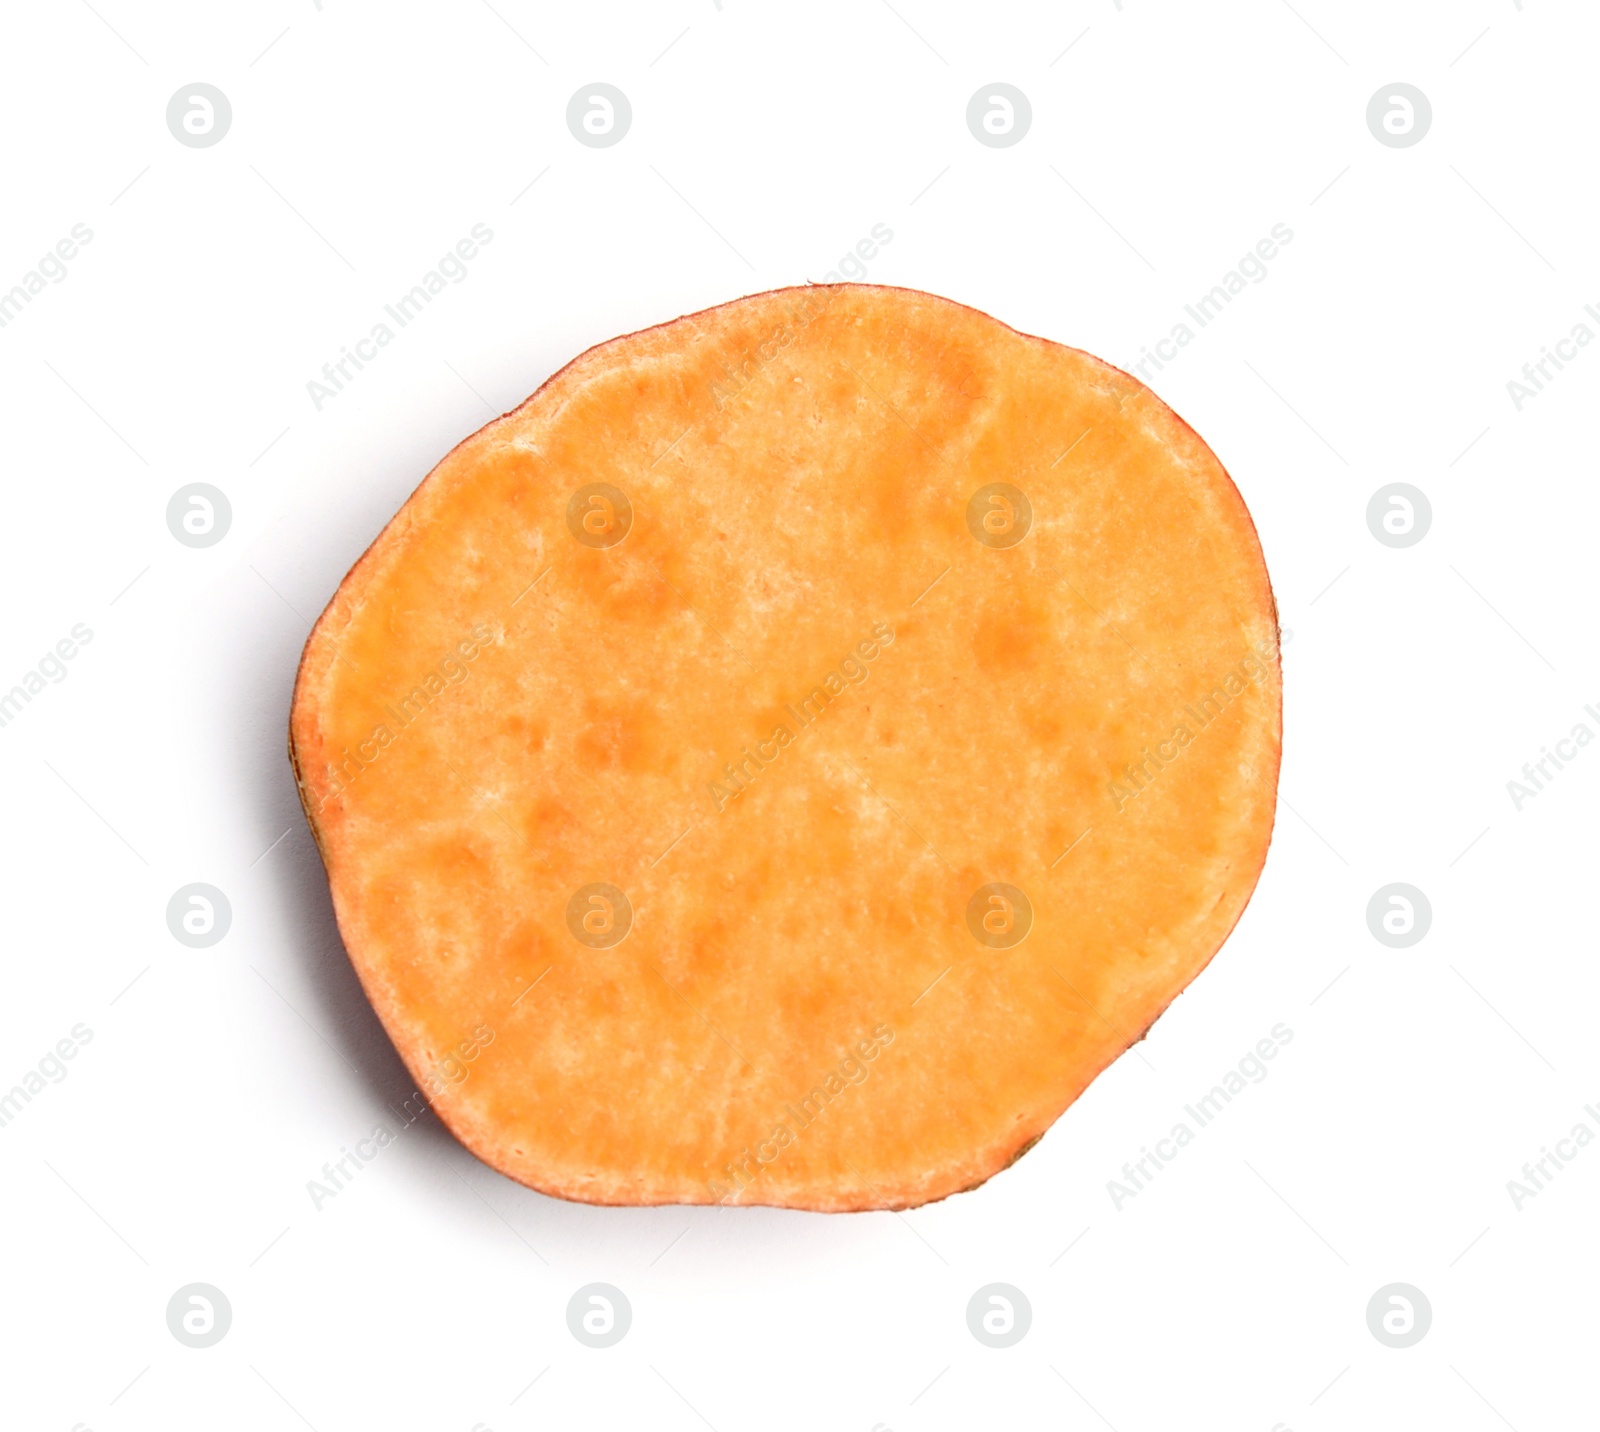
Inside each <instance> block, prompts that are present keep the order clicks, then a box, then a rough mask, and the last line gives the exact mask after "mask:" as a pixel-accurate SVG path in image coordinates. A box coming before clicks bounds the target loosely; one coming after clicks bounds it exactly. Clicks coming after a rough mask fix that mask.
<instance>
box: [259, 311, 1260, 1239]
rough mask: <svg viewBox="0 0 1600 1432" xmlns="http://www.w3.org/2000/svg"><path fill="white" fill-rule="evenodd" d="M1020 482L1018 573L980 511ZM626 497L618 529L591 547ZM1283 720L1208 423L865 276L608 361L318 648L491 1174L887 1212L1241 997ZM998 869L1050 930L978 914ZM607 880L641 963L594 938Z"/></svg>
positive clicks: (558, 1188) (597, 358)
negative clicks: (591, 913) (1002, 931)
mask: <svg viewBox="0 0 1600 1432" xmlns="http://www.w3.org/2000/svg"><path fill="white" fill-rule="evenodd" d="M991 483H1005V484H1009V485H1011V486H1012V487H1015V488H1016V489H1019V490H1020V491H1021V492H1022V493H1023V494H1025V496H1026V498H1027V501H1028V503H1029V504H1030V505H1031V509H1032V524H1031V528H1029V530H1028V531H1027V533H1026V535H1025V536H1024V537H1023V539H1022V540H1021V541H1020V542H1017V543H1016V544H1015V545H1014V546H1010V547H996V546H990V545H985V544H984V543H981V542H980V541H978V540H976V539H975V537H974V535H973V532H972V530H971V529H970V528H969V525H968V515H967V513H968V503H969V499H970V498H971V497H972V495H973V494H974V493H975V492H976V491H977V490H978V489H979V488H982V487H984V486H986V485H988V484H991ZM592 484H607V485H609V486H610V487H613V488H615V489H617V490H619V491H620V492H621V493H622V494H624V495H625V497H626V499H627V502H628V504H630V506H631V526H630V527H629V528H628V530H627V531H626V535H625V536H624V537H623V538H622V540H621V541H620V542H617V543H616V544H615V545H611V546H588V545H584V544H583V543H582V542H580V541H579V540H578V539H577V537H576V536H575V535H574V534H575V528H574V527H572V526H569V522H568V505H569V500H570V499H571V497H572V494H573V493H574V492H575V491H576V490H577V489H579V488H582V487H586V486H589V485H592ZM591 507H592V504H588V505H584V506H583V508H582V510H585V511H588V510H591ZM595 510H598V509H595ZM983 510H984V511H989V510H991V509H990V507H989V506H987V505H986V506H984V508H983ZM605 520H606V519H605V518H604V516H603V515H602V516H600V517H596V518H594V519H592V521H593V523H595V524H597V525H599V526H601V527H603V526H604V523H605ZM995 520H997V521H1000V522H1001V523H1002V524H1003V521H1004V519H1003V518H1001V519H995ZM615 530H618V529H613V533H614V531H615ZM980 530H981V528H980ZM808 698H809V705H808V704H806V703H807V700H808ZM1180 733H1181V734H1180ZM1279 733H1280V690H1279V680H1278V660H1277V626H1276V614H1275V609H1274V605H1273V599H1272V593H1271V589H1270V587H1269V585H1268V580H1267V573H1266V568H1265V565H1264V563H1263V560H1262V554H1261V550H1260V546H1259V544H1258V542H1257V540H1256V535H1255V530H1254V528H1253V526H1252V524H1251V521H1250V517H1249V514H1248V513H1247V512H1246V510H1245V507H1244V504H1243V502H1242V501H1241V499H1240V497H1239V494H1238V492H1237V491H1236V490H1235V488H1234V486H1233V484H1232V483H1231V482H1230V481H1229V479H1228V476H1227V474H1226V473H1225V472H1224V471H1223V469H1222V467H1221V465H1220V464H1219V463H1218V462H1217V459H1216V458H1215V457H1214V456H1213V455H1212V453H1211V452H1210V450H1209V449H1208V448H1207V447H1206V446H1205V444H1204V443H1203V442H1201V441H1200V439H1199V438H1198V437H1197V436H1196V435H1195V434H1194V432H1193V431H1191V430H1190V429H1189V428H1188V427H1187V426H1186V425H1185V424H1184V423H1183V422H1182V421H1181V420H1180V419H1179V418H1178V417H1177V416H1176V415H1175V414H1174V413H1173V412H1172V411H1171V410H1170V409H1169V408H1167V407H1166V406H1165V405H1164V404H1162V403H1161V402H1160V400H1159V399H1157V398H1156V397H1155V396H1154V395H1153V394H1152V393H1150V392H1149V390H1148V389H1146V388H1145V387H1144V386H1143V385H1142V384H1140V383H1138V382H1137V381H1135V380H1134V379H1133V378H1131V377H1129V376H1128V375H1127V374H1125V373H1122V372H1119V371H1117V370H1116V369H1113V368H1110V367H1108V366H1107V365H1106V364H1104V363H1101V362H1100V361H1098V360H1097V359H1095V358H1092V357H1090V356H1088V355H1087V354H1084V353H1081V352H1078V351H1076V350H1074V349H1070V348H1064V347H1061V346H1059V345H1057V344H1054V343H1050V342H1047V341H1045V340H1043V339H1038V338H1032V337H1027V336H1025V335H1022V334H1019V333H1016V332H1014V331H1013V330H1012V329H1010V328H1007V327H1006V326H1005V325H1003V324H1001V323H999V322H997V321H996V320H994V319H992V318H989V317H987V316H986V315H984V314H981V313H978V312H976V311H974V310H972V309H969V308H964V307H962V306H960V305H957V304H954V303H951V302H948V301H947V300H944V299H940V298H935V297H932V296H930V295H927V294H923V293H916V292H912V291H908V290H902V289H889V288H879V287H871V286H858V285H842V286H836V287H830V288H808V289H787V290H781V291H778V292H775V293H768V294H760V295H757V296H755V297H753V298H747V299H742V300H740V301H738V302H736V303H731V304H727V305H724V306H723V307H720V308H716V309H712V310H709V311H707V312H705V313H700V314H695V315H692V316H690V317H687V318H682V319H679V320H677V321H676V322H674V323H669V324H666V325H663V326H662V327H659V328H654V329H649V330H647V331H645V332H642V333H637V334H632V335H630V336H628V337H625V338H619V339H617V340H615V341H613V342H610V343H605V344H602V345H600V346H599V347H597V348H594V349H591V350H590V351H589V352H587V353H585V354H584V355H583V356H582V357H580V358H578V359H577V360H576V361H575V362H573V363H572V364H570V365H569V366H568V367H566V368H564V369H563V370H562V371H561V372H560V373H558V374H557V375H556V376H555V377H553V378H552V379H551V380H550V381H549V382H548V383H546V384H545V386H544V387H542V388H541V389H540V390H539V391H538V392H537V393H536V394H535V395H534V396H533V397H532V398H530V399H529V400H528V401H527V402H526V403H525V404H523V405H522V406H521V407H520V408H518V409H516V410H515V411H514V412H512V413H509V414H507V415H506V416H505V417H503V418H500V419H497V420H496V421H495V422H492V423H490V424H489V425H488V426H487V427H485V428H483V429H482V430H481V431H480V432H478V433H475V434H474V435H473V436H472V437H470V438H468V439H467V440H466V441H465V442H463V443H462V444H461V445H460V446H459V447H457V448H456V449H455V450H454V451H453V452H451V453H450V454H449V455H448V456H447V457H446V458H445V459H444V460H443V461H442V462H441V463H440V464H439V465H438V467H436V468H435V469H434V471H433V472H432V473H430V474H429V476H428V477H427V479H426V480H425V481H424V482H423V484H422V485H421V487H419V488H418V489H417V491H416V492H415V493H414V494H413V496H412V497H411V499H410V500H409V501H408V502H407V503H406V505H405V506H404V507H403V508H402V509H401V510H400V512H399V513H398V515H397V516H396V517H395V518H394V520H393V521H392V522H391V523H390V524H389V525H388V527H386V528H385V529H384V531H383V533H382V534H381V535H380V536H379V537H378V539H377V541H376V542H375V543H374V544H373V545H372V547H371V548H370V549H369V550H368V552H367V553H366V554H365V555H364V556H363V557H362V558H361V560H360V561H359V562H358V563H357V564H356V566H355V568H354V569H353V570H352V571H351V572H350V574H349V575H348V576H347V577H346V578H345V580H344V582H343V584H342V585H341V586H340V588H339V591H338V593H337V594H336V595H335V597H334V599H333V601H332V603H331V604H330V605H329V607H328V609H327V610H326V611H325V612H324V613H323V615H322V617H321V619H320V620H319V621H318V622H317V625H316V627H315V629H314V631H313V632H312V634H311V637H310V640H309V641H308V642H307V645H306V650H305V656H304V659H303V662H302V665H301V668H300V674H299V680H298V682H297V685H296V688H295V697H294V709H293V716H292V722H291V750H292V754H293V759H294V764H295V770H296V773H297V778H298V780H299V784H300V790H301V795H302V799H303V801H304V804H305V807H306V811H307V814H308V817H309V819H310V821H311V824H312V827H313V829H314V831H315V833H316V837H317V841H318V844H319V846H320V848H321V850H322V853H323V858H324V860H325V862H326V864H327V869H328V876H329V881H330V884H331V887H332V891H333V899H334V906H335V909H336V911H337V914H338V919H339V927H340V930H341V932H342V934H343V936H344V941H345V945H346V948H347V949H348V951H349V954H350V958H351V960H352V962H353V963H354V965H355V968H356V970H357V972H358V973H359V975H360V977H361V980H362V983H363V984H364V986H365V988H366V990H367V993H368V994H369V996H370V997H371V999H372V1002H373V1005H374V1006H375V1008H376V1009H377V1011H378V1014H379V1015H380V1017H381V1018H382V1020H383V1022H384V1025H385V1026H386V1028H387V1029H388V1031H389V1033H390V1035H391V1036H392V1037H393V1039H394V1042H395V1045H396V1047H397V1048H398V1049H399V1051H400V1053H401V1055H402V1056H403V1057H404V1058H405V1060H406V1062H407V1064H408V1065H409V1066H410V1068H411V1070H412V1072H413V1074H414V1075H415V1076H416V1078H417V1080H418V1082H419V1087H420V1088H422V1089H424V1090H425V1091H426V1092H428V1093H429V1094H430V1096H431V1097H432V1098H433V1100H434V1105H435V1108H436V1109H437V1111H438V1113H439V1114H440V1116H441V1117H442V1118H443V1119H444V1121H445V1122H446V1123H447V1124H448V1125H449V1127H450V1128H451V1129H452V1130H453V1131H454V1132H455V1134H456V1135H457V1137H459V1138H460V1139H461V1141H462V1142H463V1143H464V1144H465V1145H466V1146H467V1147H468V1148H469V1149H471V1150H472V1151H473V1152H474V1153H475V1154H477V1155H478V1157H480V1158H481V1159H483V1160H484V1161H485V1162H487V1163H489V1164H490V1165H492V1166H493V1167H495V1168H497V1169H499V1170H501V1171H502V1172H503V1173H505V1174H507V1175H509V1176H510V1177H512V1178H515V1179H518V1180H520V1181H522V1182H523V1183H526V1184H528V1185H530V1186H531V1187H533V1188H537V1189H542V1190H544V1191H546V1192H548V1193H551V1194H556V1195H559V1196H562V1197H565V1198H573V1199H581V1200H586V1201H590V1202H595V1203H618V1204H647V1203H673V1202H676V1203H702V1202H715V1201H718V1200H726V1201H728V1202H743V1203H768V1204H777V1205H782V1206H787V1207H795V1208H810V1209H824V1210H847V1209H864V1208H884V1207H907V1206H911V1205H914V1204H918V1203H922V1202H926V1201H928V1200H930V1199H936V1198H940V1197H943V1196H945V1195H947V1194H950V1193H953V1192H956V1191H958V1190H961V1189H965V1188H969V1187H972V1186H973V1185H975V1184H978V1183H981V1182H982V1181H983V1180H984V1179H986V1178H988V1177H989V1176H990V1175H991V1174H993V1173H995V1172H996V1171H997V1170H999V1169H1001V1168H1004V1167H1005V1166H1006V1165H1007V1164H1008V1163H1009V1162H1011V1161H1012V1160H1014V1159H1015V1157H1016V1156H1017V1155H1018V1154H1019V1153H1020V1152H1021V1151H1023V1150H1025V1149H1026V1147H1027V1146H1028V1145H1029V1144H1030V1143H1031V1142H1032V1141H1034V1140H1036V1139H1037V1138H1038V1137H1039V1136H1040V1135H1041V1134H1043V1132H1044V1131H1045V1130H1046V1129H1047V1128H1048V1127H1049V1126H1050V1124H1051V1123H1052V1122H1053V1121H1054V1120H1055V1119H1056V1118H1057V1117H1058V1116H1059V1115H1060V1114H1061V1112H1062V1111H1063V1110H1064V1109H1065V1108H1066V1107H1067V1106H1068V1105H1069V1104H1070V1103H1071V1102H1072V1101H1073V1099H1075V1098H1076V1097H1077V1096H1078V1094H1079V1093H1081V1092H1082V1090H1083V1089H1084V1088H1085V1087H1086V1086H1087V1085H1088V1083H1089V1082H1090V1081H1091V1080H1092V1079H1093V1078H1094V1077H1095V1076H1096V1075H1097V1074H1098V1073H1099V1072H1100V1071H1101V1070H1102V1069H1104V1068H1105V1067H1106V1065H1107V1064H1109V1063H1110V1062H1111V1061H1112V1060H1113V1059H1115V1058H1116V1057H1117V1055H1118V1054H1120V1053H1121V1052H1122V1051H1123V1050H1124V1049H1125V1048H1126V1047H1127V1046H1128V1044H1129V1043H1130V1042H1131V1041H1132V1040H1134V1039H1136V1038H1137V1037H1139V1036H1140V1035H1141V1034H1142V1033H1143V1031H1144V1030H1145V1029H1146V1028H1147V1027H1148V1026H1149V1024H1150V1023H1151V1021H1152V1020H1154V1019H1155V1018H1156V1016H1157V1015H1158V1014H1160V1012H1161V1011H1162V1010H1163V1009H1164V1008H1165V1007H1166V1006H1167V1004H1168V1003H1169V1002H1170V1001H1171V1000H1172V999H1173V998H1174V997H1175V996H1176V995H1177V994H1178V993H1179V992H1180V991H1181V990H1182V989H1183V988H1184V987H1185V985H1187V984H1188V983H1189V981H1190V980H1192V979H1193V978H1194V977H1195V975H1196V974H1198V973H1199V971H1200V970H1201V969H1202V968H1203V967H1204V966H1205V964H1206V963H1207V962H1208V961H1209V960H1210V958H1211V957H1212V955H1213V954H1214V953H1215V951H1216V950H1217V948H1218V947H1219V946H1220V945H1221V943H1222V941H1223V939H1224V938H1225V937H1226V935H1227V934H1228V932H1229V931H1230V930H1231V928H1232V927H1233V925H1234V923H1235V921H1236V920H1237V919H1238V918H1239V915H1240V912H1241V911H1242V910H1243V908H1244V905H1245V902H1246V901H1247V900H1248V898H1249V896H1250V893H1251V890H1252V889H1253V888H1254V885H1255V882H1256V879H1257V877H1258V875H1259V873H1260V870H1261V867H1262V863H1263V861H1264V859H1265V856H1266V851H1267V845H1268V841H1269V838H1270V835H1271V829H1272V821H1273V811H1274V801H1275V792H1276V782H1277V771H1278V756H1279ZM785 735H786V736H787V739H785ZM1185 738H1187V739H1185ZM1163 753H1164V754H1165V757H1166V758H1164V757H1163ZM994 882H999V883H1004V884H1007V885H1011V886H1014V887H1016V888H1018V889H1020V890H1021V891H1022V892H1023V893H1024V894H1025V896H1026V898H1027V900H1028V901H1029V903H1030V904H1031V907H1032V925H1031V928H1030V929H1029V930H1028V932H1027V935H1026V938H1024V939H1023V940H1022V941H1021V942H1020V943H1017V944H1014V945H1012V946H1010V947H1009V948H992V947H990V946H988V945H985V944H982V943H980V942H979V940H978V939H976V938H974V935H973V933H972V932H971V930H970V929H969V924H968V915H967V907H968V902H969V900H970V899H971V898H972V896H973V895H974V892H976V891H978V890H979V888H980V887H982V886H984V885H986V884H989V883H994ZM592 884H602V885H607V886H611V887H615V888H616V889H618V890H620V891H622V892H623V893H624V895H625V897H626V900H627V902H628V904H629V906H631V910H632V926H631V928H630V929H629V930H628V932H627V935H626V937H625V938H624V939H622V940H621V942H620V943H616V944H612V945H604V944H601V945H598V946H596V945H591V944H588V943H583V942H582V941H580V939H579V938H577V937H576V936H575V934H574V927H572V926H569V922H568V913H567V912H568V902H569V900H571V899H572V897H573V896H574V893H575V892H577V891H579V890H580V888H581V887H585V886H588V885H592ZM585 908H589V907H587V906H586V907H585ZM595 908H598V907H595ZM594 918H595V919H596V921H597V922H598V923H599V924H600V925H604V923H605V916H604V913H603V911H602V913H601V914H599V915H596V916H595V917H594ZM1002 923H1003V918H1002ZM615 928H616V926H613V929H615ZM485 1035H487V1036H488V1037H487V1038H485Z"/></svg>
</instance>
